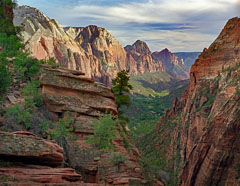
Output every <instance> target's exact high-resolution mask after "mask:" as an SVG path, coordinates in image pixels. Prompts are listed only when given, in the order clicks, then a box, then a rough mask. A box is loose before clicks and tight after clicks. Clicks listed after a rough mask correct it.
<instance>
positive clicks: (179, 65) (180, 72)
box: [152, 48, 189, 79]
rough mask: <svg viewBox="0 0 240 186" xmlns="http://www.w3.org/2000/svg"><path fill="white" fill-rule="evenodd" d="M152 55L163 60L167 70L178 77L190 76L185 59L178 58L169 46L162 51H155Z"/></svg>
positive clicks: (185, 77)
mask: <svg viewBox="0 0 240 186" xmlns="http://www.w3.org/2000/svg"><path fill="white" fill-rule="evenodd" d="M152 56H153V59H155V60H159V61H162V63H163V66H164V67H165V69H166V71H167V72H168V73H169V74H170V75H172V76H174V77H176V78H177V79H187V78H188V77H189V72H188V70H187V67H186V66H185V64H184V61H183V59H182V58H178V57H177V56H176V55H175V54H173V53H171V52H170V51H169V50H168V49H167V48H165V49H164V50H162V51H160V52H154V53H153V54H152Z"/></svg>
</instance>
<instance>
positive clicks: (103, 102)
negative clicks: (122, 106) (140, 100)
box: [40, 65, 144, 185]
mask: <svg viewBox="0 0 240 186" xmlns="http://www.w3.org/2000/svg"><path fill="white" fill-rule="evenodd" d="M40 84H41V86H42V95H43V100H44V102H45V104H46V106H47V108H48V110H49V111H50V112H52V114H53V115H55V116H56V117H57V118H60V117H64V116H65V115H66V113H67V112H70V114H71V116H72V118H73V121H74V123H73V131H72V136H73V137H74V138H75V140H71V138H70V137H69V139H67V142H66V144H65V146H64V150H65V152H66V155H65V164H67V165H68V166H69V167H71V168H74V169H75V170H76V171H77V172H78V173H81V175H82V177H83V181H84V182H85V183H98V184H105V185H129V184H130V183H131V182H134V183H136V184H137V185H138V184H142V183H144V178H143V176H142V172H141V169H140V166H139V164H138V162H137V160H136V158H137V157H139V156H140V154H139V152H138V150H137V149H136V147H135V146H134V144H133V142H132V140H131V139H130V137H129V136H128V135H126V134H125V132H124V130H123V128H122V127H121V125H119V126H118V130H117V131H116V134H117V138H116V139H115V140H114V141H113V144H114V147H115V153H120V154H122V155H123V156H125V157H126V161H125V162H124V163H120V164H119V165H118V166H116V165H115V164H113V163H112V161H111V156H112V155H113V154H112V153H111V152H103V151H102V150H99V149H98V148H96V147H95V146H92V145H90V144H88V143H86V142H85V141H86V139H87V138H88V136H89V135H91V134H93V133H94V131H93V128H92V126H91V123H92V122H93V121H96V120H97V119H98V117H99V116H100V115H102V114H105V113H112V114H115V115H117V108H116V105H115V102H114V96H113V93H112V90H111V89H110V88H108V87H106V86H104V85H103V84H101V83H98V82H95V81H93V80H92V79H89V78H87V77H86V76H84V75H83V74H82V73H79V71H73V70H67V69H55V68H53V67H50V66H46V65H45V66H42V70H41V76H40Z"/></svg>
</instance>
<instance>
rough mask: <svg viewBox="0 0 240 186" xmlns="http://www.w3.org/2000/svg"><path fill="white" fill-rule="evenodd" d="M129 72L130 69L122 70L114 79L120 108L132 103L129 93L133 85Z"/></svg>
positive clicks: (114, 88)
mask: <svg viewBox="0 0 240 186" xmlns="http://www.w3.org/2000/svg"><path fill="white" fill-rule="evenodd" d="M128 73H129V71H128V70H127V71H126V70H122V71H121V72H118V74H117V77H116V78H114V79H113V80H112V83H113V87H112V89H113V92H114V94H115V96H116V103H117V107H118V109H120V107H121V106H123V105H126V106H129V105H130V97H129V95H128V94H127V93H129V92H130V90H131V89H132V85H130V84H129V80H130V76H129V75H128Z"/></svg>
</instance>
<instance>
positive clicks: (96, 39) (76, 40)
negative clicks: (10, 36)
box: [13, 6, 189, 85]
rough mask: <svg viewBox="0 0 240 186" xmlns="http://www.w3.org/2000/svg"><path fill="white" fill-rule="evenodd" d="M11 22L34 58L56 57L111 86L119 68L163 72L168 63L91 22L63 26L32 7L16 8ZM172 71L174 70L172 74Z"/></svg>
mask: <svg viewBox="0 0 240 186" xmlns="http://www.w3.org/2000/svg"><path fill="white" fill-rule="evenodd" d="M13 22H14V25H15V26H21V25H22V26H23V31H22V32H21V36H22V38H23V43H24V44H26V47H27V48H28V49H29V50H30V52H31V54H32V55H33V56H34V57H36V58H37V59H48V58H50V57H53V58H56V60H57V62H58V63H60V64H62V65H64V66H65V67H68V68H69V69H73V70H78V71H82V72H84V73H85V74H86V76H87V77H88V78H93V79H95V80H97V81H100V82H102V83H104V84H106V85H111V79H112V78H114V77H115V76H116V75H117V72H119V71H121V70H124V69H125V70H129V71H130V74H131V75H137V74H143V73H145V72H159V71H165V69H166V67H165V66H164V65H165V64H167V63H168V61H166V63H164V62H163V61H161V60H159V59H153V57H152V53H151V51H150V50H149V48H148V46H147V45H146V43H144V42H142V41H139V40H138V41H136V42H135V43H134V44H133V45H132V46H130V45H128V46H126V47H125V48H123V47H122V46H121V44H120V43H119V42H118V41H117V40H116V39H115V38H114V37H113V36H112V35H111V34H110V33H109V32H108V31H107V30H106V29H104V28H100V27H97V26H94V25H90V26H87V27H85V28H83V27H65V28H63V27H62V26H61V25H60V24H59V23H58V22H57V21H56V20H54V19H50V18H48V17H47V16H45V15H44V14H42V13H41V12H40V11H39V10H37V9H35V8H32V7H28V6H18V7H16V8H15V9H14V20H13ZM163 63H164V64H163ZM183 66H184V65H183V63H182V65H181V67H183ZM167 69H170V68H167ZM182 69H183V71H184V70H186V69H185V68H182ZM170 70H172V69H170ZM176 73H178V71H174V72H173V73H172V74H176ZM187 73H188V70H186V74H185V75H183V73H182V72H181V76H179V77H181V78H189V76H188V74H187Z"/></svg>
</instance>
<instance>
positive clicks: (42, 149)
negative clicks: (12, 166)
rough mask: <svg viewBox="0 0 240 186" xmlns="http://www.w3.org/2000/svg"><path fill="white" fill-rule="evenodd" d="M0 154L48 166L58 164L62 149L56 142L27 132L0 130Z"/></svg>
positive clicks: (59, 163)
mask: <svg viewBox="0 0 240 186" xmlns="http://www.w3.org/2000/svg"><path fill="white" fill-rule="evenodd" d="M0 136H1V142H0V156H1V157H4V158H10V159H14V158H19V159H20V158H21V159H22V160H26V161H30V162H31V161H33V162H38V163H40V164H41V163H42V164H46V165H50V166H60V165H61V164H62V161H63V149H62V148H61V147H59V146H58V145H57V144H56V143H53V142H49V141H46V140H43V139H42V138H38V137H36V136H35V135H34V134H32V133H29V132H24V131H22V132H15V133H6V132H0Z"/></svg>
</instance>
